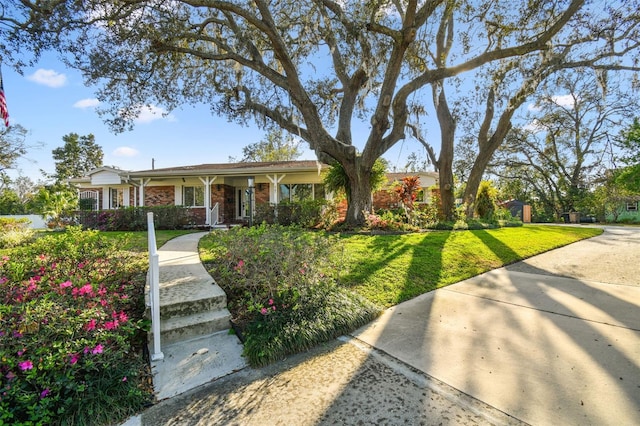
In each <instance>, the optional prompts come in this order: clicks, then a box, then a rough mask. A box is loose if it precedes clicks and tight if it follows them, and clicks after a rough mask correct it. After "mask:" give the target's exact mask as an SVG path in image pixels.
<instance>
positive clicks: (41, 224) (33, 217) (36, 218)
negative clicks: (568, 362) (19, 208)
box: [0, 214, 47, 229]
mask: <svg viewBox="0 0 640 426" xmlns="http://www.w3.org/2000/svg"><path fill="white" fill-rule="evenodd" d="M0 217H6V218H9V219H25V218H26V219H29V220H30V221H31V223H30V224H29V228H32V229H46V228H47V224H46V223H45V221H44V219H43V218H42V216H40V215H37V214H12V215H0Z"/></svg>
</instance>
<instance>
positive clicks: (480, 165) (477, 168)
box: [463, 150, 495, 217]
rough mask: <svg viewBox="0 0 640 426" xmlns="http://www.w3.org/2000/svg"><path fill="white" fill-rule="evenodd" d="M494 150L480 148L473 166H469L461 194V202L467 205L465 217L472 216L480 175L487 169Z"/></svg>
mask: <svg viewBox="0 0 640 426" xmlns="http://www.w3.org/2000/svg"><path fill="white" fill-rule="evenodd" d="M494 152H495V150H491V152H488V151H486V150H485V151H482V150H480V153H479V154H478V156H477V157H476V160H475V161H474V162H473V167H472V168H471V172H470V173H469V178H468V179H467V186H466V188H465V189H464V195H463V202H464V203H465V204H466V206H467V207H466V209H467V217H473V216H474V213H475V203H476V197H477V195H478V188H479V187H480V182H482V176H483V175H484V172H485V170H486V169H487V165H488V164H489V161H491V157H492V156H493V153H494Z"/></svg>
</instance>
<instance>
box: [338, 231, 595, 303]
mask: <svg viewBox="0 0 640 426" xmlns="http://www.w3.org/2000/svg"><path fill="white" fill-rule="evenodd" d="M601 233H602V230H601V229H596V228H579V227H561V226H546V225H528V226H524V227H518V228H500V229H487V230H474V231H434V232H427V233H420V234H406V235H376V236H370V235H348V236H344V237H343V240H344V242H345V244H346V247H345V250H344V254H343V256H344V264H345V266H344V269H343V271H342V272H341V274H340V283H341V284H342V285H344V286H347V287H349V288H351V289H352V290H354V291H356V292H357V293H359V294H361V295H363V296H364V297H366V298H367V299H369V300H370V301H372V302H375V303H377V304H380V305H382V306H385V307H389V306H393V305H396V304H398V303H400V302H403V301H405V300H408V299H411V298H413V297H416V296H418V295H420V294H423V293H426V292H428V291H431V290H434V289H436V288H440V287H443V286H446V285H449V284H453V283H455V282H458V281H461V280H464V279H466V278H470V277H472V276H475V275H478V274H481V273H483V272H486V271H489V270H491V269H495V268H499V267H501V266H504V265H508V264H510V263H514V262H517V261H518V260H522V259H524V258H527V257H531V256H533V255H536V254H539V253H543V252H545V251H548V250H551V249H554V248H557V247H561V246H564V245H567V244H570V243H573V242H575V241H578V240H581V239H584V238H590V237H593V236H596V235H599V234H601Z"/></svg>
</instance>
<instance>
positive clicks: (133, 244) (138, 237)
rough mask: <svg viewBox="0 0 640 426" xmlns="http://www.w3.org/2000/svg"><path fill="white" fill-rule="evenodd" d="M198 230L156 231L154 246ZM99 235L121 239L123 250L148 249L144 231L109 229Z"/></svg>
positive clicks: (158, 246)
mask: <svg viewBox="0 0 640 426" xmlns="http://www.w3.org/2000/svg"><path fill="white" fill-rule="evenodd" d="M192 232H198V231H184V230H168V231H156V246H157V248H160V247H162V245H163V244H164V243H166V242H167V241H169V240H170V239H172V238H176V237H179V236H180V235H184V234H190V233H192ZM100 235H103V236H105V237H107V238H108V239H114V240H115V239H121V240H122V242H123V246H122V249H123V250H131V251H135V252H143V251H148V249H149V247H148V235H147V232H146V231H139V232H126V231H122V232H121V231H109V232H101V233H100Z"/></svg>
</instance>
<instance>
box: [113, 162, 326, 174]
mask: <svg viewBox="0 0 640 426" xmlns="http://www.w3.org/2000/svg"><path fill="white" fill-rule="evenodd" d="M326 167H328V166H327V165H326V164H322V163H319V162H317V161H314V160H307V161H269V162H257V163H218V164H199V165H193V166H180V167H168V168H163V169H150V170H140V171H131V172H127V173H126V174H127V176H129V177H147V176H148V177H153V176H202V175H211V174H216V175H240V174H252V173H278V172H296V171H297V172H308V171H313V170H318V171H320V170H322V169H324V168H326Z"/></svg>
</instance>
